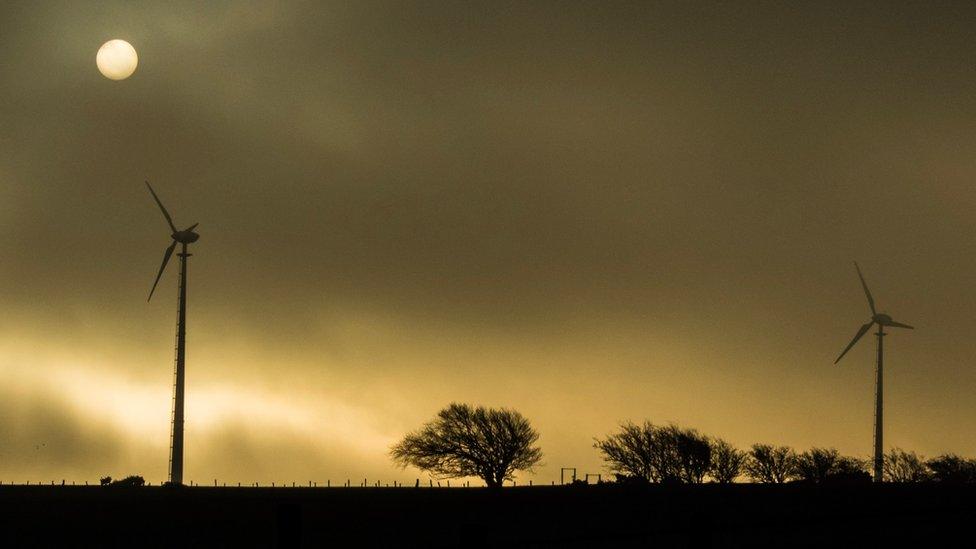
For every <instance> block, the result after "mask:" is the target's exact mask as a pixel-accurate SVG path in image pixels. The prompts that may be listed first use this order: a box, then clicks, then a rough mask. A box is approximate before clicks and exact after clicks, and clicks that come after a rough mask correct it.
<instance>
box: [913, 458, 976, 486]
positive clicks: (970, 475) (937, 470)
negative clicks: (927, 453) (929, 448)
mask: <svg viewBox="0 0 976 549" xmlns="http://www.w3.org/2000/svg"><path fill="white" fill-rule="evenodd" d="M925 465H926V466H927V467H928V468H929V471H931V473H932V480H936V481H939V482H947V483H948V482H952V483H958V482H976V460H972V459H966V458H964V457H960V456H957V455H955V454H943V455H941V456H939V457H936V458H932V459H930V460H928V461H927V462H925Z"/></svg>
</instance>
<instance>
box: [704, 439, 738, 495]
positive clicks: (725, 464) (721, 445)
mask: <svg viewBox="0 0 976 549" xmlns="http://www.w3.org/2000/svg"><path fill="white" fill-rule="evenodd" d="M711 445H712V469H711V470H710V471H709V475H710V476H711V477H712V478H713V479H715V482H718V483H721V484H728V483H730V482H735V479H737V478H739V476H740V475H741V474H742V471H743V469H744V467H745V464H746V459H747V457H748V456H747V455H746V453H745V452H743V451H742V450H739V449H738V448H736V447H735V446H732V445H731V444H729V443H728V442H726V441H724V440H722V439H720V438H713V439H712V440H711Z"/></svg>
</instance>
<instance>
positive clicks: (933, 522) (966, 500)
mask: <svg viewBox="0 0 976 549" xmlns="http://www.w3.org/2000/svg"><path fill="white" fill-rule="evenodd" d="M974 496H976V486H964V485H960V486H939V485H916V486H898V485H881V486H875V485H858V486H827V485H824V486H805V485H785V486H769V485H734V486H719V485H702V486H645V487H622V486H612V485H601V486H563V487H524V488H521V487H520V488H505V489H502V490H499V491H492V490H488V489H485V488H454V489H431V488H200V487H194V488H182V489H172V488H160V487H145V488H121V487H95V486H92V487H87V486H86V487H81V486H79V487H73V486H67V487H60V486H58V487H53V486H0V538H2V539H3V541H2V542H0V545H2V546H3V547H180V548H183V547H207V548H214V547H281V548H285V547H668V548H671V547H758V546H765V547H797V546H806V547H829V546H834V547H838V546H845V547H846V546H855V545H856V546H860V547H877V546H880V545H881V544H892V546H903V545H905V544H913V545H918V546H920V547H926V546H934V545H936V544H946V545H949V542H950V541H951V542H953V543H952V545H956V544H958V543H959V541H957V540H958V539H959V536H962V538H961V539H963V540H969V539H970V538H971V536H972V525H973V524H974V519H976V499H974ZM962 543H964V544H968V543H971V541H965V542H962Z"/></svg>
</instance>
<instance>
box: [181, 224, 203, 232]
mask: <svg viewBox="0 0 976 549" xmlns="http://www.w3.org/2000/svg"><path fill="white" fill-rule="evenodd" d="M197 225H199V223H194V224H193V225H190V226H189V227H187V228H185V229H183V230H184V231H192V230H193V229H196V228H197Z"/></svg>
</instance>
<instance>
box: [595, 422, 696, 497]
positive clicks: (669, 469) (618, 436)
mask: <svg viewBox="0 0 976 549" xmlns="http://www.w3.org/2000/svg"><path fill="white" fill-rule="evenodd" d="M593 446H594V447H595V448H597V449H598V450H600V452H602V453H603V460H604V461H605V462H606V463H607V468H608V469H609V470H610V471H611V472H613V473H615V474H616V475H617V477H618V478H621V479H628V480H631V479H638V478H639V479H642V480H643V481H645V482H687V483H700V482H702V480H703V479H704V478H705V475H706V474H708V471H709V470H710V469H711V446H710V445H709V443H708V438H707V437H705V436H703V435H701V434H699V433H698V431H696V430H694V429H682V428H680V427H678V426H676V425H669V426H667V427H659V426H656V425H654V424H652V423H651V422H649V421H646V422H644V424H643V425H635V424H634V423H631V422H627V423H624V424H622V425H621V426H620V431H619V432H617V433H613V434H610V435H608V436H607V438H606V439H604V440H600V439H596V440H595V442H594V444H593Z"/></svg>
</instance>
